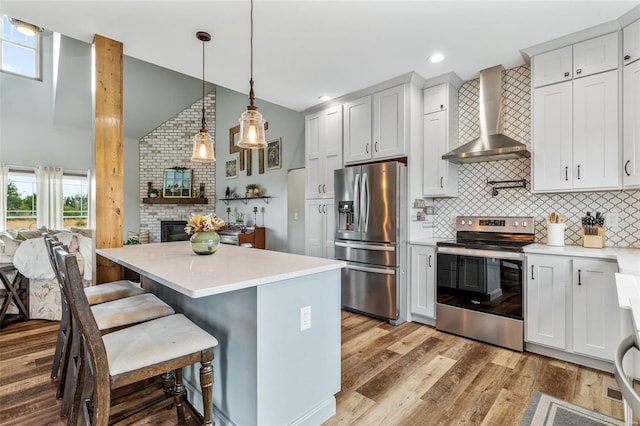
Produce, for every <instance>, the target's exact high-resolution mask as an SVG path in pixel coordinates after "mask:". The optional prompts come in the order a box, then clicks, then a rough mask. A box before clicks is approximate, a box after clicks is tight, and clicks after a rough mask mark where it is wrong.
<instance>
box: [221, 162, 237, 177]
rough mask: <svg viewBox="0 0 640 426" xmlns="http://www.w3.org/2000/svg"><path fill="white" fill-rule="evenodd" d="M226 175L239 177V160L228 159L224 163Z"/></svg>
mask: <svg viewBox="0 0 640 426" xmlns="http://www.w3.org/2000/svg"><path fill="white" fill-rule="evenodd" d="M224 177H225V179H234V178H237V177H238V160H237V159H235V158H234V159H233V160H228V161H225V163H224Z"/></svg>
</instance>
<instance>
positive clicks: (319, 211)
mask: <svg viewBox="0 0 640 426" xmlns="http://www.w3.org/2000/svg"><path fill="white" fill-rule="evenodd" d="M318 213H320V214H322V206H321V205H320V204H318Z"/></svg>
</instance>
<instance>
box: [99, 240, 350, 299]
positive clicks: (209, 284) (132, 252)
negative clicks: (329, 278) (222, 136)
mask: <svg viewBox="0 0 640 426" xmlns="http://www.w3.org/2000/svg"><path fill="white" fill-rule="evenodd" d="M96 254H98V255H99V256H103V257H105V258H107V259H109V260H112V261H114V262H116V263H118V264H120V265H122V266H124V267H126V268H129V269H131V270H133V271H135V272H138V273H140V274H141V275H143V276H145V277H148V278H150V279H152V280H154V281H157V282H158V283H160V284H163V285H166V286H167V287H170V288H172V289H174V290H176V291H178V292H180V293H182V294H185V295H187V296H189V297H193V298H198V297H204V296H211V295H214V294H221V293H226V292H230V291H235V290H240V289H243V288H249V287H256V286H259V285H263V284H269V283H273V282H276V281H282V280H286V279H290V278H296V277H302V276H305V275H311V274H316V273H320V272H326V271H331V270H335V269H340V268H343V267H345V266H346V262H342V261H338V260H332V259H323V258H318V257H310V256H301V255H297V254H290V253H282V252H276V251H269V250H259V249H252V248H244V247H237V246H232V245H226V244H220V248H219V249H218V251H217V252H216V253H214V254H212V255H205V256H199V255H196V254H194V253H193V252H192V251H191V247H190V244H189V242H188V241H179V242H172V243H153V244H139V245H129V246H124V247H120V248H107V249H97V250H96Z"/></svg>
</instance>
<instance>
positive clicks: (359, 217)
mask: <svg viewBox="0 0 640 426" xmlns="http://www.w3.org/2000/svg"><path fill="white" fill-rule="evenodd" d="M334 185H335V197H336V198H335V209H336V234H335V257H336V259H340V260H344V261H346V262H347V267H346V268H345V269H343V270H342V307H343V308H344V309H347V310H351V311H355V312H359V313H364V314H367V315H370V316H374V317H377V318H381V319H385V320H389V321H390V322H391V323H394V324H398V323H401V322H404V321H405V320H406V305H407V302H406V265H407V248H406V228H407V226H406V217H407V214H406V206H407V200H406V188H407V168H406V166H405V165H404V164H402V163H399V162H396V161H391V162H386V163H376V164H367V165H362V166H354V167H347V168H344V169H341V170H336V171H335V172H334Z"/></svg>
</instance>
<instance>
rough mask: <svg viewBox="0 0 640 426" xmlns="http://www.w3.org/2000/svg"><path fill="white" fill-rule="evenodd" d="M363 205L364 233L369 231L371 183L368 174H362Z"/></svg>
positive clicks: (361, 198)
mask: <svg viewBox="0 0 640 426" xmlns="http://www.w3.org/2000/svg"><path fill="white" fill-rule="evenodd" d="M360 200H361V203H362V209H361V210H362V213H363V218H362V232H368V231H369V207H370V206H369V181H368V176H367V174H366V173H363V174H362V195H361V197H360Z"/></svg>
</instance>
